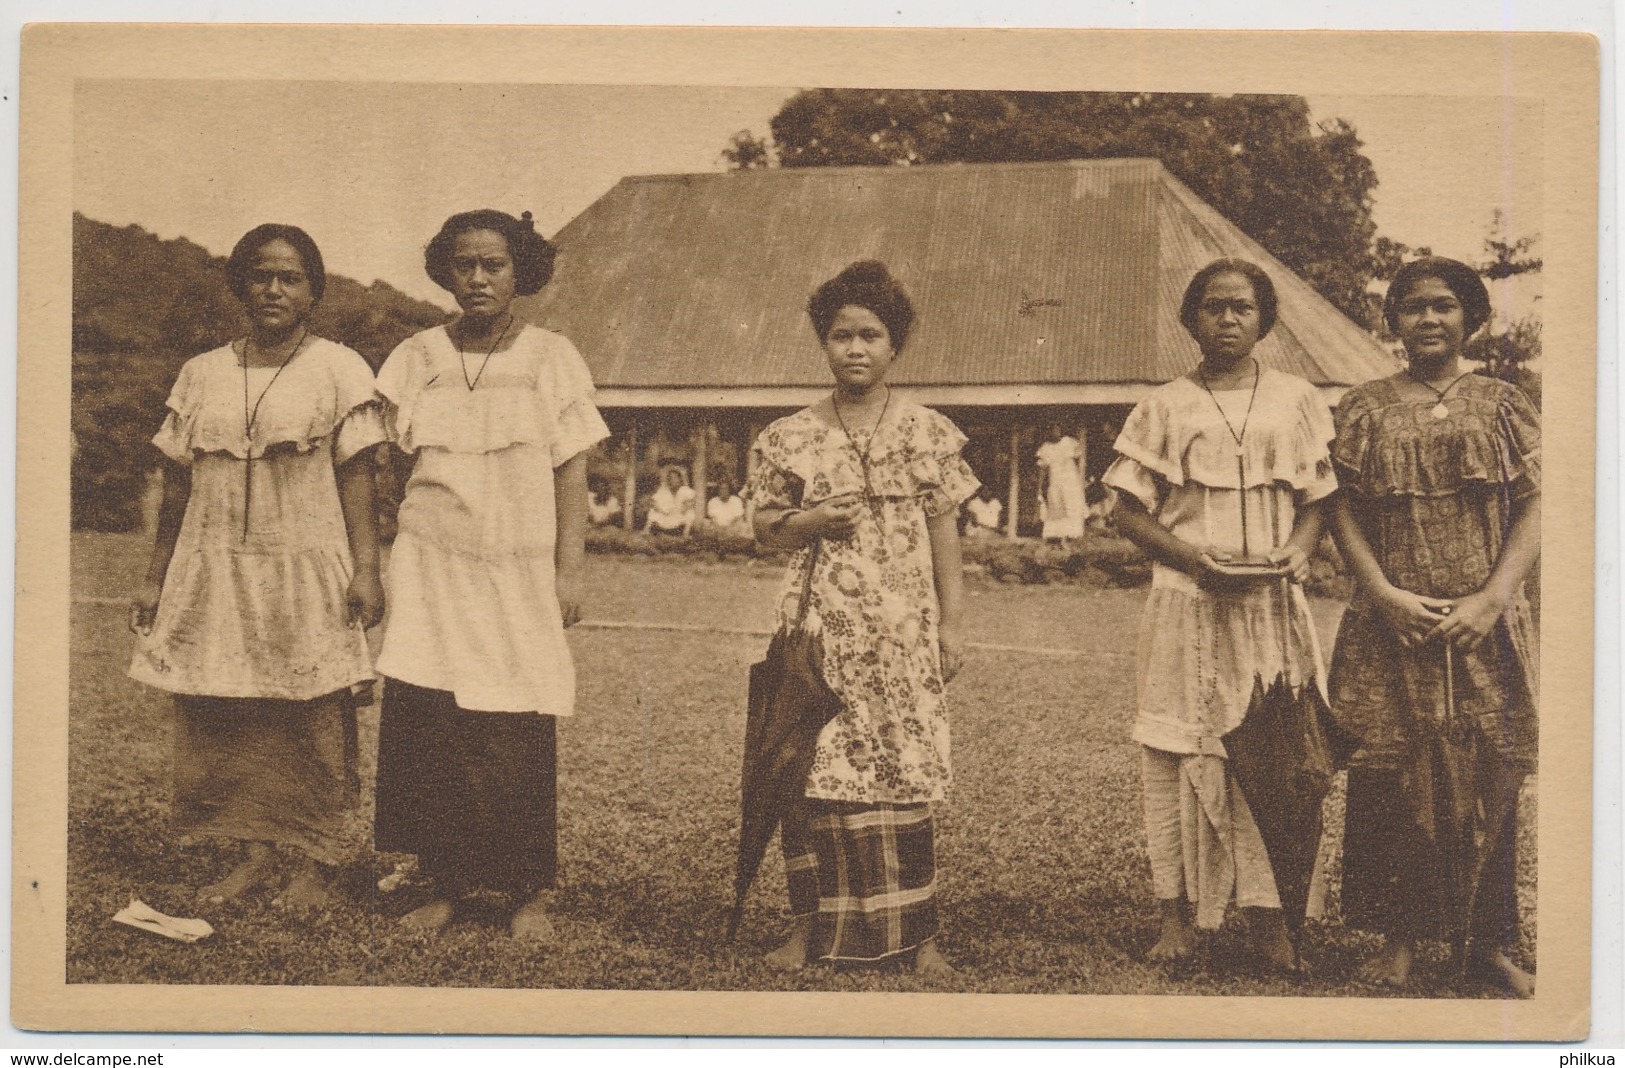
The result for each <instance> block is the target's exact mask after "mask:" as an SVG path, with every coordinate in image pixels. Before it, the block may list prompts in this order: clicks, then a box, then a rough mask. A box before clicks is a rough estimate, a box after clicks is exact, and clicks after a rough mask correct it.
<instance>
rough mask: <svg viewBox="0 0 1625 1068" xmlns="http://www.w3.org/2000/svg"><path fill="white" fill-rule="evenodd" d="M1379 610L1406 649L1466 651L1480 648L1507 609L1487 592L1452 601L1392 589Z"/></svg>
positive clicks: (1385, 596) (1380, 599)
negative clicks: (1435, 647) (1429, 647)
mask: <svg viewBox="0 0 1625 1068" xmlns="http://www.w3.org/2000/svg"><path fill="white" fill-rule="evenodd" d="M1377 607H1378V609H1379V610H1380V611H1381V612H1382V615H1383V618H1384V619H1386V620H1387V621H1388V625H1389V626H1391V627H1393V628H1394V633H1395V634H1397V635H1399V640H1400V643H1401V644H1402V645H1404V646H1405V647H1406V648H1414V647H1416V646H1419V645H1434V644H1438V643H1444V644H1448V645H1449V646H1451V647H1452V648H1454V649H1460V650H1461V651H1462V652H1471V651H1472V650H1474V649H1476V648H1478V646H1479V643H1481V642H1482V641H1483V640H1484V639H1485V638H1486V637H1488V636H1489V633H1490V631H1492V630H1494V629H1495V623H1496V621H1497V620H1498V619H1500V618H1501V614H1502V613H1503V612H1504V611H1505V610H1506V606H1505V605H1503V604H1501V603H1500V602H1499V601H1498V600H1497V599H1496V598H1494V597H1492V596H1491V595H1489V594H1487V593H1485V592H1484V591H1483V590H1479V591H1478V592H1477V593H1470V594H1468V595H1467V596H1466V597H1458V598H1455V599H1453V600H1452V599H1449V598H1442V597H1425V596H1423V595H1422V594H1419V593H1411V592H1410V591H1409V590H1401V589H1397V588H1390V589H1388V590H1387V591H1385V592H1384V593H1382V594H1381V595H1379V597H1378V599H1377Z"/></svg>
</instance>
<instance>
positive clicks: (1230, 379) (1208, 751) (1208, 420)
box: [1103, 260, 1337, 969]
mask: <svg viewBox="0 0 1625 1068" xmlns="http://www.w3.org/2000/svg"><path fill="white" fill-rule="evenodd" d="M1275 318H1276V297H1275V286H1274V284H1273V283H1272V282H1271V281H1270V278H1269V276H1268V275H1267V274H1265V273H1264V272H1263V271H1262V270H1261V269H1260V268H1259V267H1257V266H1256V265H1254V264H1252V263H1248V262H1246V261H1245V260H1217V261H1215V262H1213V263H1210V264H1208V265H1207V266H1206V267H1204V268H1202V270H1200V271H1198V272H1197V273H1196V275H1195V277H1193V278H1192V279H1191V282H1190V285H1189V287H1187V289H1186V290H1185V298H1184V301H1183V304H1182V305H1181V308H1180V320H1181V321H1182V322H1183V323H1184V325H1185V328H1186V330H1188V331H1189V332H1190V334H1191V336H1192V337H1193V338H1195V339H1196V343H1197V345H1198V346H1199V347H1200V349H1201V352H1202V359H1201V362H1200V363H1199V364H1197V366H1196V368H1195V369H1194V370H1193V371H1192V372H1191V373H1190V374H1188V375H1186V376H1184V377H1181V378H1176V379H1174V380H1173V381H1172V382H1169V383H1168V384H1167V385H1164V386H1161V387H1159V388H1158V389H1156V390H1153V391H1152V393H1151V394H1150V396H1148V397H1147V398H1146V399H1145V400H1143V401H1141V402H1140V404H1139V405H1138V406H1137V407H1136V408H1135V409H1134V411H1133V412H1132V413H1131V414H1130V415H1129V417H1128V421H1127V422H1126V423H1125V424H1124V426H1123V432H1122V434H1121V435H1120V436H1119V437H1118V439H1117V444H1116V449H1117V453H1118V458H1117V460H1116V461H1114V463H1113V464H1112V466H1111V469H1110V470H1108V471H1107V472H1106V475H1105V478H1104V480H1103V481H1104V482H1105V483H1106V484H1107V485H1108V486H1110V487H1112V488H1113V489H1115V490H1116V491H1117V506H1116V511H1115V519H1116V523H1117V529H1118V531H1119V532H1120V533H1122V534H1123V536H1124V537H1127V538H1128V539H1129V540H1131V541H1133V542H1134V543H1135V544H1136V545H1138V546H1139V547H1140V548H1141V549H1143V550H1144V551H1145V552H1146V554H1147V555H1149V556H1150V557H1151V558H1152V560H1153V561H1154V562H1155V566H1154V568H1153V572H1152V582H1151V593H1150V595H1149V596H1148V597H1147V599H1146V606H1145V614H1144V616H1143V617H1142V619H1141V624H1140V648H1139V687H1138V688H1139V701H1138V703H1139V709H1138V715H1137V716H1136V718H1135V724H1134V738H1135V740H1136V741H1138V742H1139V743H1140V745H1141V747H1142V748H1141V770H1142V774H1143V777H1144V787H1145V822H1146V839H1147V847H1148V850H1149V853H1150V857H1151V881H1152V889H1153V893H1155V895H1156V898H1157V904H1158V906H1159V908H1160V911H1161V925H1162V931H1161V935H1160V937H1159V938H1158V939H1157V942H1156V944H1155V945H1153V946H1152V947H1151V950H1150V954H1149V956H1150V957H1151V959H1153V960H1177V959H1180V958H1184V957H1188V956H1189V955H1190V954H1191V952H1192V950H1193V947H1194V933H1195V932H1194V928H1193V925H1192V919H1193V916H1192V912H1193V910H1194V920H1195V926H1198V927H1204V928H1214V927H1218V926H1219V925H1220V924H1221V923H1222V922H1223V920H1224V915H1225V910H1226V908H1227V907H1228V905H1229V904H1230V902H1231V901H1232V900H1234V901H1235V902H1236V903H1237V904H1238V905H1240V906H1242V907H1243V908H1244V909H1246V911H1247V914H1248V919H1249V923H1250V925H1251V928H1252V931H1253V936H1254V940H1255V942H1256V944H1257V948H1258V950H1259V952H1260V953H1261V955H1262V956H1263V957H1264V958H1265V959H1266V960H1267V961H1269V962H1270V963H1271V964H1273V965H1275V966H1277V967H1280V968H1283V969H1286V968H1292V967H1295V966H1296V964H1297V959H1296V951H1295V948H1294V946H1293V945H1292V943H1291V940H1290V939H1289V937H1288V935H1287V931H1286V926H1285V923H1284V922H1283V917H1282V913H1281V901H1280V896H1279V894H1278V893H1277V891H1276V885H1275V874H1274V871H1273V870H1272V868H1271V866H1270V861H1269V855H1268V853H1267V852H1266V851H1265V848H1264V843H1263V840H1262V838H1261V837H1260V836H1259V831H1258V826H1257V824H1255V823H1254V822H1253V816H1252V811H1251V809H1250V808H1249V807H1248V804H1247V799H1246V797H1245V796H1244V795H1243V794H1242V792H1241V789H1240V788H1239V787H1238V786H1237V785H1236V782H1235V779H1234V778H1233V777H1232V775H1231V773H1230V771H1229V768H1228V766H1227V764H1226V757H1227V754H1226V751H1225V747H1224V743H1223V741H1222V740H1221V739H1222V738H1223V736H1224V735H1225V734H1227V733H1228V732H1230V731H1231V730H1234V729H1235V728H1236V727H1238V726H1240V725H1241V723H1242V721H1243V720H1244V719H1245V718H1246V715H1247V711H1248V706H1249V704H1250V703H1251V700H1252V696H1253V689H1254V680H1255V679H1262V680H1263V681H1264V682H1265V683H1266V684H1267V683H1268V682H1269V681H1270V680H1272V679H1274V678H1275V677H1276V676H1277V675H1280V674H1283V673H1284V674H1285V675H1286V677H1287V678H1288V680H1289V681H1290V682H1291V683H1292V684H1293V685H1295V686H1304V685H1311V684H1314V685H1323V682H1322V680H1323V679H1324V677H1325V672H1324V671H1323V669H1322V667H1321V658H1320V649H1319V647H1318V645H1317V643H1316V639H1315V630H1314V626H1313V623H1312V621H1311V620H1310V618H1309V606H1308V602H1307V601H1306V600H1305V598H1304V595H1303V591H1302V589H1301V587H1300V586H1299V585H1297V584H1298V583H1301V582H1302V581H1303V580H1304V579H1305V578H1307V576H1308V570H1309V555H1310V554H1311V553H1312V552H1313V551H1314V549H1315V546H1316V544H1317V543H1318V542H1319V540H1320V536H1321V530H1322V523H1323V518H1322V511H1323V506H1324V502H1325V500H1326V498H1327V497H1329V496H1330V495H1331V494H1332V492H1333V491H1334V490H1335V489H1336V485H1337V484H1336V481H1335V479H1334V478H1333V475H1332V466H1331V457H1330V454H1329V452H1328V448H1327V447H1328V445H1329V443H1330V441H1331V438H1332V423H1331V414H1330V413H1329V412H1328V411H1327V410H1326V405H1325V404H1324V403H1323V402H1322V401H1321V399H1320V397H1319V395H1318V394H1317V393H1316V392H1315V390H1314V387H1312V386H1311V385H1310V384H1309V383H1307V382H1305V381H1303V380H1302V379H1300V378H1295V377H1293V376H1292V375H1288V374H1283V373H1282V372H1280V371H1276V370H1273V369H1270V368H1265V367H1263V366H1261V365H1260V364H1259V362H1258V361H1257V359H1255V358H1254V357H1253V355H1252V351H1253V346H1254V345H1255V344H1257V342H1258V341H1259V340H1260V339H1261V338H1263V337H1264V336H1265V335H1266V334H1268V333H1269V331H1270V328H1271V327H1272V326H1274V325H1275ZM1244 556H1245V557H1253V558H1257V559H1267V560H1269V561H1272V562H1274V563H1275V564H1277V565H1278V566H1279V569H1280V571H1281V572H1284V573H1285V574H1287V575H1288V576H1290V577H1291V578H1292V579H1293V580H1294V581H1293V585H1292V587H1291V594H1290V597H1289V598H1286V599H1284V603H1283V597H1282V594H1281V591H1280V580H1279V578H1276V577H1269V578H1257V577H1248V576H1246V575H1243V574H1238V573H1237V569H1236V568H1234V567H1233V566H1231V565H1230V564H1229V563H1228V561H1230V560H1231V559H1232V558H1239V557H1244ZM1283 650H1285V655H1284V662H1283Z"/></svg>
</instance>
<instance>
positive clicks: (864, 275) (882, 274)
mask: <svg viewBox="0 0 1625 1068" xmlns="http://www.w3.org/2000/svg"><path fill="white" fill-rule="evenodd" d="M835 277H836V278H837V279H838V280H839V281H842V282H845V283H846V284H848V285H859V286H876V285H885V284H886V283H887V282H890V281H891V272H890V271H888V270H886V265H885V264H884V263H881V262H880V261H879V260H859V261H857V262H856V263H853V264H850V265H849V266H848V267H847V268H846V270H844V271H842V272H841V273H840V274H838V275H836V276H835Z"/></svg>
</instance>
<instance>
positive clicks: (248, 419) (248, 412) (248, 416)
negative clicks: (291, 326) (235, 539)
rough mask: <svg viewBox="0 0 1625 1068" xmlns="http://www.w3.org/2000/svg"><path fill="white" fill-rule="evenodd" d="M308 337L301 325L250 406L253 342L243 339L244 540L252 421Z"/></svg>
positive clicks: (249, 492) (250, 499) (250, 485)
mask: <svg viewBox="0 0 1625 1068" xmlns="http://www.w3.org/2000/svg"><path fill="white" fill-rule="evenodd" d="M309 337H310V328H309V327H301V328H300V330H299V340H298V341H295V342H294V343H293V348H291V349H289V350H288V354H287V355H286V356H284V357H283V358H282V363H281V364H279V365H278V366H277V369H276V373H275V374H273V375H271V380H270V381H269V382H267V383H265V388H264V389H262V390H260V395H259V398H258V399H257V400H255V401H254V406H253V407H252V408H250V407H249V406H248V348H249V346H250V345H252V344H253V343H254V339H253V338H244V339H243V441H244V442H246V443H247V449H246V450H245V451H246V452H247V453H248V455H247V456H246V457H245V458H244V463H243V540H244V541H247V540H248V511H249V506H250V505H251V504H252V503H253V501H254V423H255V422H256V421H257V420H258V419H259V417H260V405H261V404H263V403H264V402H265V395H266V394H267V393H269V392H271V387H272V386H274V385H276V380H277V379H279V378H281V377H282V372H283V371H284V370H286V369H287V366H288V364H290V363H292V362H293V358H294V357H295V356H297V355H299V350H300V349H302V348H304V346H305V341H306V340H307V339H308V338H309ZM264 458H265V454H264V453H261V454H260V459H264Z"/></svg>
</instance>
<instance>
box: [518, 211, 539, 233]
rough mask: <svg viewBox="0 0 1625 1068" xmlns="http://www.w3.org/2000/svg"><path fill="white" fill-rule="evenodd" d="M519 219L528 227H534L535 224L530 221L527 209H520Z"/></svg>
mask: <svg viewBox="0 0 1625 1068" xmlns="http://www.w3.org/2000/svg"><path fill="white" fill-rule="evenodd" d="M519 221H520V222H522V223H524V224H525V225H526V226H528V227H530V228H531V229H532V230H534V229H535V228H536V224H535V223H534V222H532V221H531V219H530V212H528V211H522V212H520V213H519Z"/></svg>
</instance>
